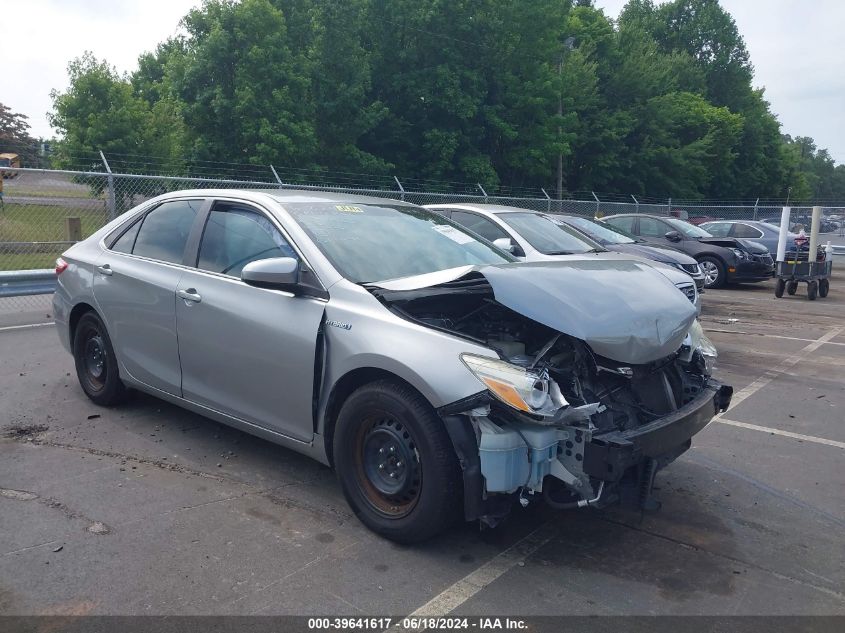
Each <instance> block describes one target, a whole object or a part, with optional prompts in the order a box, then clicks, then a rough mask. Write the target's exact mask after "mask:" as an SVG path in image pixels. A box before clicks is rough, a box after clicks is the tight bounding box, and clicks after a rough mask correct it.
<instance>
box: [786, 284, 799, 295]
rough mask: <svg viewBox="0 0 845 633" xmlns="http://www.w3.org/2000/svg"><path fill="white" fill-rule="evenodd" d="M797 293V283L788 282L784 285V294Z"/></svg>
mask: <svg viewBox="0 0 845 633" xmlns="http://www.w3.org/2000/svg"><path fill="white" fill-rule="evenodd" d="M797 291H798V282H797V281H790V282H789V283H788V284H786V294H788V295H794V294H795V293H796V292H797Z"/></svg>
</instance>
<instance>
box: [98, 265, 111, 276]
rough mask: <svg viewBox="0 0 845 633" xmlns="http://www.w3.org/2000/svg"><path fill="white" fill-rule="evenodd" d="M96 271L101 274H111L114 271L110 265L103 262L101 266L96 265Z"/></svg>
mask: <svg viewBox="0 0 845 633" xmlns="http://www.w3.org/2000/svg"><path fill="white" fill-rule="evenodd" d="M97 272H98V273H100V274H101V275H108V276H111V275H112V274H113V273H114V271H113V270H112V269H111V266H109V265H108V264H103V265H102V266H97Z"/></svg>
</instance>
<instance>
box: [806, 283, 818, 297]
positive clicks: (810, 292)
mask: <svg viewBox="0 0 845 633" xmlns="http://www.w3.org/2000/svg"><path fill="white" fill-rule="evenodd" d="M818 294H819V282H817V281H811V282H810V283H808V284H807V298H808V299H809V300H810V301H815V300H816V297H817V296H818Z"/></svg>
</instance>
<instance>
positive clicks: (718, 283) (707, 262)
mask: <svg viewBox="0 0 845 633" xmlns="http://www.w3.org/2000/svg"><path fill="white" fill-rule="evenodd" d="M698 265H699V267H700V268H701V272H703V273H704V287H705V288H721V287H722V286H724V285H725V281H726V279H727V274H726V273H725V265H724V264H723V263H722V260H720V259H717V258H716V257H710V256H709V255H705V256H704V257H702V258H700V259H699V260H698Z"/></svg>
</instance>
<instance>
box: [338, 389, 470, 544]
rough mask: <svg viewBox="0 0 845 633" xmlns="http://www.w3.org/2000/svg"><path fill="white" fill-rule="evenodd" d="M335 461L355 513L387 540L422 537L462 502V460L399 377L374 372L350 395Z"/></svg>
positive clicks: (450, 519)
mask: <svg viewBox="0 0 845 633" xmlns="http://www.w3.org/2000/svg"><path fill="white" fill-rule="evenodd" d="M334 461H335V469H336V471H337V475H338V478H339V479H340V485H341V487H342V488H343V494H344V495H345V497H346V500H347V501H348V502H349V505H350V506H351V507H352V510H353V511H354V512H355V514H356V516H357V517H358V518H359V519H360V520H361V522H362V523H364V524H365V525H366V526H367V527H368V528H370V529H371V530H373V531H374V532H377V533H378V534H381V535H382V536H385V537H387V538H389V539H391V540H394V541H398V542H401V543H414V542H419V541H423V540H425V539H428V538H430V537H432V536H434V535H435V534H437V533H438V532H440V531H442V530H443V529H445V528H446V527H448V526H449V525H450V524H451V523H453V522H454V520H455V519H456V518H457V517H458V513H457V510H458V509H459V508H461V507H463V504H462V503H461V501H460V500H461V489H462V486H461V473H460V467H459V465H458V460H457V456H456V455H455V451H454V448H453V447H452V443H451V440H450V439H449V435H448V434H447V433H446V429H445V427H444V426H443V422H442V421H441V420H440V418H439V417H438V416H437V414H436V413H435V411H434V409H433V408H432V407H431V405H430V404H429V403H428V402H427V401H426V400H425V399H424V398H423V397H422V396H421V395H420V394H419V393H417V392H416V391H414V390H413V389H412V388H410V387H409V386H406V385H403V384H400V383H398V382H393V381H391V380H379V381H376V382H373V383H370V384H368V385H365V386H363V387H360V388H359V389H357V390H356V391H355V392H353V393H352V395H351V396H349V398H348V399H347V400H346V402H345V403H344V404H343V407H342V408H341V410H340V414H339V415H338V419H337V427H336V430H335V436H334Z"/></svg>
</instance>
